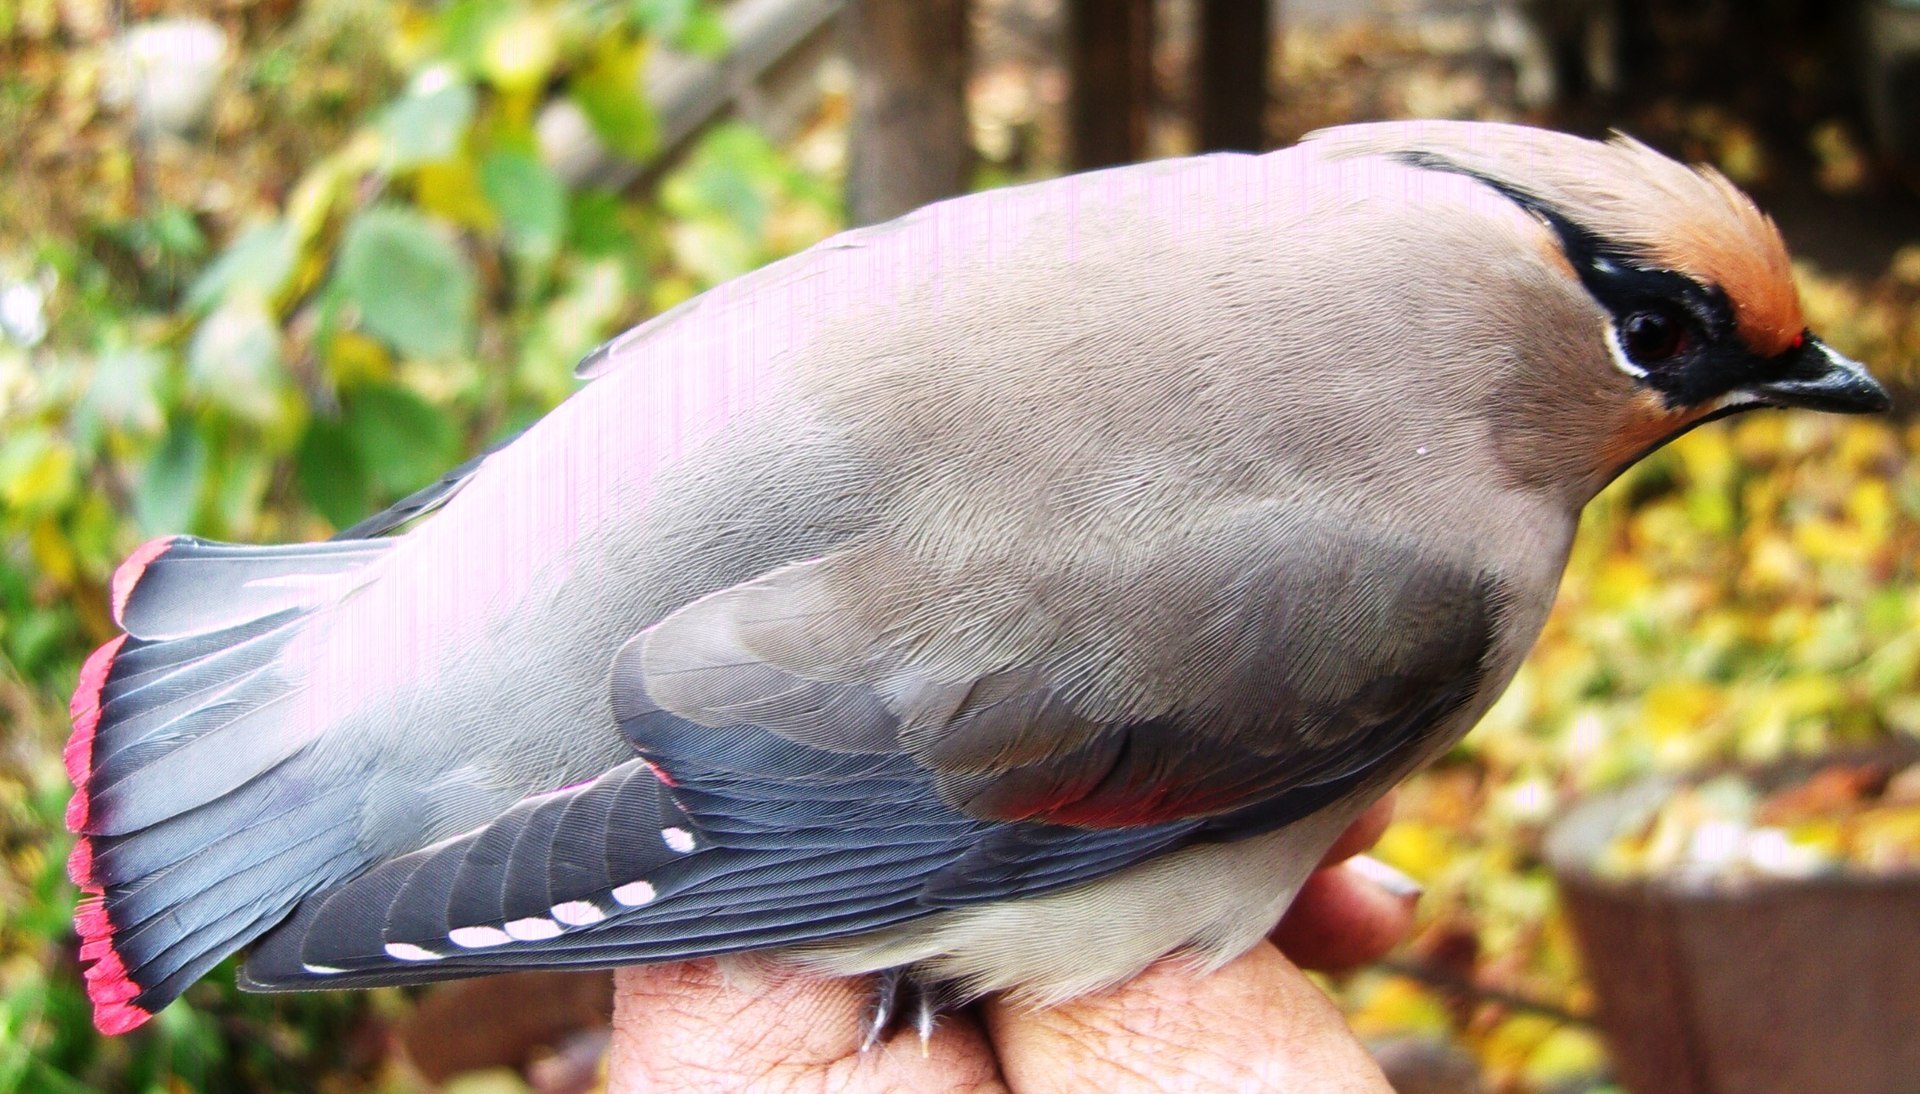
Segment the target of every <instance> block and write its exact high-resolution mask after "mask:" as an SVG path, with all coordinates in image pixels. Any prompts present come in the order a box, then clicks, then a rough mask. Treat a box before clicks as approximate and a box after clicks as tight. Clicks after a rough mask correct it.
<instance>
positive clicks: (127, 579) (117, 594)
mask: <svg viewBox="0 0 1920 1094" xmlns="http://www.w3.org/2000/svg"><path fill="white" fill-rule="evenodd" d="M173 543H174V537H172V536H162V537H160V538H159V539H150V540H148V541H146V542H145V543H142V544H141V545H140V546H139V548H138V549H136V550H135V551H134V552H133V553H132V554H130V555H128V556H127V560H126V561H125V562H122V563H121V564H120V568H119V569H117V570H115V571H113V582H112V585H111V588H112V591H113V621H114V622H115V623H118V622H120V621H121V618H122V617H124V616H125V615H126V614H127V598H128V597H130V596H132V595H133V587H134V586H135V585H137V584H139V583H140V575H141V574H143V573H145V572H146V571H147V565H148V563H151V562H152V561H153V560H154V559H156V558H159V557H160V556H161V555H164V554H166V553H167V548H169V547H171V546H173Z"/></svg>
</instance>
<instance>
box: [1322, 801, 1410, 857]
mask: <svg viewBox="0 0 1920 1094" xmlns="http://www.w3.org/2000/svg"><path fill="white" fill-rule="evenodd" d="M1393 801H1394V795H1393V793H1392V792H1391V791H1389V792H1388V793H1387V795H1386V796H1385V797H1383V798H1381V799H1380V800H1379V801H1377V802H1374V803H1373V804H1372V805H1370V806H1368V807H1367V811H1366V812H1364V813H1362V814H1360V815H1359V816H1358V817H1355V818H1354V820H1353V823H1352V824H1349V825H1347V830H1346V831H1345V832H1342V833H1340V838H1339V839H1336V840H1334V841H1333V846H1332V847H1329V848H1327V853H1326V855H1325V856H1323V857H1322V858H1321V859H1320V865H1322V866H1332V865H1333V864H1334V863H1336V862H1345V861H1346V860H1347V859H1350V858H1352V857H1353V856H1355V855H1357V854H1359V853H1360V852H1362V851H1365V850H1366V849H1368V848H1369V847H1372V846H1373V845H1374V844H1376V843H1378V842H1380V834H1381V833H1382V832H1385V831H1386V830H1387V824H1388V822H1390V821H1392V820H1393Z"/></svg>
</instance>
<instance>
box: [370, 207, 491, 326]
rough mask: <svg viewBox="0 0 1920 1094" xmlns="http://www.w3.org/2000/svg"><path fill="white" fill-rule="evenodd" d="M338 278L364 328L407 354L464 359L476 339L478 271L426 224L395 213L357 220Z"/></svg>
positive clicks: (375, 211)
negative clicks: (464, 352)
mask: <svg viewBox="0 0 1920 1094" xmlns="http://www.w3.org/2000/svg"><path fill="white" fill-rule="evenodd" d="M334 278H335V280H336V282H337V284H338V287H339V291H340V292H341V293H342V295H343V297H344V299H345V300H346V301H347V302H348V303H350V304H352V305H353V306H354V307H355V308H357V309H358V310H359V312H360V321H361V323H362V325H363V326H365V328H366V329H367V330H368V331H369V332H370V333H372V334H373V335H375V336H376V337H378V338H380V339H382V340H384V341H386V342H387V343H388V344H389V345H391V346H393V348H394V349H396V350H398V351H399V352H401V353H403V354H407V355H409V356H414V357H437V356H442V355H446V354H451V353H458V352H460V351H462V350H464V349H465V348H466V347H467V346H468V345H469V344H471V342H472V340H473V325H474V316H475V313H476V311H477V310H478V307H479V289H478V286H477V285H476V283H475V279H474V275H473V271H472V269H471V268H470V267H469V266H468V263H467V257H466V255H465V254H463V253H462V252H461V251H460V249H459V248H458V247H456V246H454V244H453V242H452V241H451V240H450V239H448V238H447V234H446V233H445V232H443V231H441V230H440V229H438V228H437V227H436V226H435V225H434V224H433V222H431V221H429V220H427V219H426V218H425V217H422V216H420V215H418V214H416V213H410V212H407V211H405V210H403V209H397V208H391V207H385V208H374V209H369V210H367V211H365V212H363V213H361V214H360V215H359V216H357V217H355V218H354V221H353V223H352V224H350V225H349V226H348V227H347V232H346V238H345V239H344V240H343V241H342V242H341V245H340V256H339V260H338V266H337V267H336V269H335V271H334Z"/></svg>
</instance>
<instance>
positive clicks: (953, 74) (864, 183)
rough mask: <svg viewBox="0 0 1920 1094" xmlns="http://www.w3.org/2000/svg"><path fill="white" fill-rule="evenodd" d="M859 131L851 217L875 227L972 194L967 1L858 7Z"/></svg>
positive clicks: (850, 21) (854, 12)
mask: <svg viewBox="0 0 1920 1094" xmlns="http://www.w3.org/2000/svg"><path fill="white" fill-rule="evenodd" d="M846 20H847V35H848V55H849V56H850V57H852V59H853V66H854V91H853V125H852V135H851V136H850V138H849V146H848V150H847V215H848V217H849V219H851V220H852V221H853V223H855V224H872V223H874V222H876V221H881V220H888V219H891V218H893V217H896V216H899V215H900V214H901V213H905V212H908V211H910V210H913V209H917V208H919V207H920V206H922V205H925V204H927V203H928V202H930V201H937V200H939V199H940V198H944V197H951V196H952V195H954V194H958V193H960V192H962V191H964V190H965V189H966V187H967V179H968V176H969V174H970V173H971V172H972V170H973V144H972V140H971V137H972V134H971V133H970V132H969V130H968V127H967V101H966V92H967V65H968V57H969V49H968V43H969V39H970V37H971V36H970V34H969V28H968V26H967V0H912V2H911V3H906V2H902V0H852V2H851V3H849V4H848V5H847V9H846Z"/></svg>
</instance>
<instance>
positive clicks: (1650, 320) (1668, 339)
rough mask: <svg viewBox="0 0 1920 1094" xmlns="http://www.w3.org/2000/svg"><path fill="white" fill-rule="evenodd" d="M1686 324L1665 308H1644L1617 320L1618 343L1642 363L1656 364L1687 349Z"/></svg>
mask: <svg viewBox="0 0 1920 1094" xmlns="http://www.w3.org/2000/svg"><path fill="white" fill-rule="evenodd" d="M1687 341H1688V339H1687V324H1686V321H1685V320H1683V319H1681V318H1680V316H1678V315H1676V314H1674V313H1673V312H1672V311H1669V310H1667V309H1665V308H1645V309H1642V310H1640V311H1637V312H1633V313H1632V314H1630V315H1628V316H1627V317H1626V318H1625V319H1623V320H1621V321H1620V344H1621V346H1622V347H1624V348H1625V349H1626V351H1627V356H1629V357H1631V358H1633V360H1634V362H1635V363H1637V364H1642V365H1659V364H1664V363H1666V362H1668V361H1671V360H1673V359H1674V358H1675V357H1678V356H1680V355H1681V354H1682V353H1685V352H1686V351H1687Z"/></svg>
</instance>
